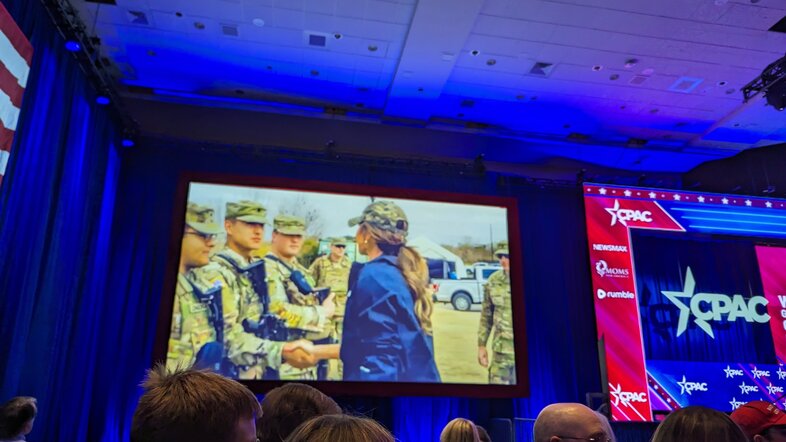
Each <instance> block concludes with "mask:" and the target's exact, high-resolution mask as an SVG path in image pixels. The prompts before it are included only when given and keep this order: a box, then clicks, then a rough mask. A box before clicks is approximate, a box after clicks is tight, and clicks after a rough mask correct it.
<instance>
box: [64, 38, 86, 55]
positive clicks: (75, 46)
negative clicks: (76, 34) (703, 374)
mask: <svg viewBox="0 0 786 442" xmlns="http://www.w3.org/2000/svg"><path fill="white" fill-rule="evenodd" d="M65 48H66V50H67V51H69V52H79V51H81V50H82V45H81V44H79V42H78V41H75V40H68V41H66V42H65Z"/></svg>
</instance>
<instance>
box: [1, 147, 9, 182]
mask: <svg viewBox="0 0 786 442" xmlns="http://www.w3.org/2000/svg"><path fill="white" fill-rule="evenodd" d="M10 156H11V154H10V153H9V152H8V151H5V150H0V176H2V175H5V166H7V165H8V157H10Z"/></svg>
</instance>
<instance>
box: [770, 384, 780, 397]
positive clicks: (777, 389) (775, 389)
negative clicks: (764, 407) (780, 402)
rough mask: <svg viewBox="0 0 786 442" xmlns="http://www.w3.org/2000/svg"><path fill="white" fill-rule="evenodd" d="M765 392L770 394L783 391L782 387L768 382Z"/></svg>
mask: <svg viewBox="0 0 786 442" xmlns="http://www.w3.org/2000/svg"><path fill="white" fill-rule="evenodd" d="M767 393H768V394H770V395H773V394H777V393H783V387H779V386H777V385H772V384H770V385H768V386H767Z"/></svg>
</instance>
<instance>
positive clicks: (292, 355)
mask: <svg viewBox="0 0 786 442" xmlns="http://www.w3.org/2000/svg"><path fill="white" fill-rule="evenodd" d="M340 352H341V344H326V345H315V344H314V343H313V342H311V341H309V340H307V339H298V340H297V341H292V342H287V343H286V344H284V347H283V349H282V351H281V356H282V357H283V359H284V361H285V362H286V363H287V364H289V365H291V366H293V367H295V368H309V367H313V366H315V365H316V364H317V362H319V361H320V360H322V359H338V357H339V353H340Z"/></svg>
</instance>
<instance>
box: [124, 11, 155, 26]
mask: <svg viewBox="0 0 786 442" xmlns="http://www.w3.org/2000/svg"><path fill="white" fill-rule="evenodd" d="M126 16H127V17H128V21H129V22H130V23H131V24H132V25H145V26H147V25H149V24H150V21H149V20H148V19H147V14H146V13H144V12H142V11H128V14H127V15H126Z"/></svg>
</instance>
